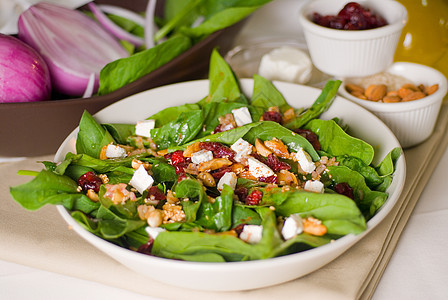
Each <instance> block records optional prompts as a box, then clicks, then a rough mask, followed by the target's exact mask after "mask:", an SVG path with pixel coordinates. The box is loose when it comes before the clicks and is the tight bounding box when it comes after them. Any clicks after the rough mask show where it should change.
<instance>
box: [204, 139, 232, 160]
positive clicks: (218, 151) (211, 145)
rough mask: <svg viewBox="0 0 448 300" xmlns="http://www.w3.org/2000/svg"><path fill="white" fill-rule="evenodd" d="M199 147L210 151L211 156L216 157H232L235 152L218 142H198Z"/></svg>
mask: <svg viewBox="0 0 448 300" xmlns="http://www.w3.org/2000/svg"><path fill="white" fill-rule="evenodd" d="M199 148H201V149H205V150H209V151H212V152H213V156H214V157H218V158H222V157H226V158H228V159H233V157H234V156H235V152H234V151H233V150H232V149H230V148H229V147H227V146H226V145H223V144H221V143H218V142H200V143H199Z"/></svg>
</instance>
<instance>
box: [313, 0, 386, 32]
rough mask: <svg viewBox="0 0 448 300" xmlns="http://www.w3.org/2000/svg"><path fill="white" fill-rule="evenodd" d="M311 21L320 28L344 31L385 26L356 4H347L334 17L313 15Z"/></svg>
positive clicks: (374, 15) (382, 20) (380, 19)
mask: <svg viewBox="0 0 448 300" xmlns="http://www.w3.org/2000/svg"><path fill="white" fill-rule="evenodd" d="M312 21H313V22H314V23H316V24H319V25H321V26H325V27H329V28H333V29H344V30H364V29H372V28H377V27H381V26H384V25H387V21H386V20H385V19H384V18H383V17H381V16H379V15H376V14H374V13H372V12H371V11H370V9H369V8H366V7H363V6H361V5H360V4H359V3H356V2H349V3H347V4H346V5H345V6H344V7H343V8H342V9H341V10H340V11H339V13H338V14H337V15H336V16H332V15H327V16H322V15H320V14H318V13H314V14H313V16H312Z"/></svg>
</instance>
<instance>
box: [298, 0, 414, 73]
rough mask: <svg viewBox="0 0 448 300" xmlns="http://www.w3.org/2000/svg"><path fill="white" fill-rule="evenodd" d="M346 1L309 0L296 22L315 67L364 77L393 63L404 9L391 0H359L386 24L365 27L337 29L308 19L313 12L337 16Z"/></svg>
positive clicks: (302, 7)
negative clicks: (377, 26)
mask: <svg viewBox="0 0 448 300" xmlns="http://www.w3.org/2000/svg"><path fill="white" fill-rule="evenodd" d="M348 2H350V1H348V0H310V1H308V2H307V3H305V4H304V5H303V6H301V9H300V11H299V21H300V24H301V26H302V28H303V32H304V35H305V39H306V42H307V45H308V49H309V52H310V56H311V59H312V61H313V63H314V65H315V66H316V68H318V69H319V70H321V71H322V72H324V73H327V74H331V75H334V76H338V77H347V76H368V75H372V74H376V73H378V72H381V71H384V70H385V69H386V68H387V67H389V66H390V65H391V64H392V62H393V57H394V53H395V50H396V48H397V44H398V40H399V38H400V35H401V32H402V29H403V27H404V25H405V24H406V22H407V18H408V15H407V11H406V8H405V7H404V6H403V5H401V4H400V3H398V2H397V1H393V0H360V1H357V2H358V3H359V4H361V5H362V6H364V7H368V8H370V9H371V10H372V11H374V12H375V13H377V14H379V15H381V16H382V17H383V18H385V19H386V21H387V22H388V25H386V26H383V27H379V28H375V29H368V30H340V29H332V28H327V27H324V26H320V25H317V24H315V23H313V22H312V21H311V16H312V14H313V13H314V12H317V13H319V14H321V15H337V13H338V12H339V11H340V10H341V9H342V8H343V7H344V5H345V4H346V3H348Z"/></svg>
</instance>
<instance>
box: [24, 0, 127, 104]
mask: <svg viewBox="0 0 448 300" xmlns="http://www.w3.org/2000/svg"><path fill="white" fill-rule="evenodd" d="M18 29H19V34H18V35H19V38H20V39H21V40H23V41H24V42H26V43H27V44H29V45H30V46H32V47H33V48H34V49H36V50H37V51H38V52H39V53H40V54H41V55H42V57H43V58H44V60H45V61H46V63H47V65H48V67H49V69H50V74H51V80H52V85H53V88H54V89H55V90H56V91H57V92H59V93H62V94H65V95H69V96H82V95H83V93H84V91H85V90H86V87H87V86H88V83H89V78H90V75H91V74H92V73H93V74H95V84H94V91H96V90H97V89H98V82H99V73H100V71H101V69H102V68H103V67H104V66H105V65H106V64H108V63H110V62H112V61H114V60H117V59H120V58H123V57H127V56H129V53H128V52H127V51H126V50H125V49H124V48H123V47H122V46H121V44H120V43H119V42H118V41H117V40H116V39H115V38H114V37H112V36H111V35H110V34H109V33H108V32H107V31H106V30H105V29H103V28H102V27H101V25H99V24H98V23H97V22H95V21H94V20H92V19H91V18H89V17H88V16H86V15H85V14H83V13H82V12H80V11H77V10H72V9H68V8H65V7H62V6H58V5H55V4H50V3H46V2H39V3H37V4H35V5H33V6H31V7H30V8H28V9H27V10H26V11H25V12H23V13H22V14H21V15H20V17H19V21H18Z"/></svg>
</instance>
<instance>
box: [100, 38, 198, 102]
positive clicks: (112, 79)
mask: <svg viewBox="0 0 448 300" xmlns="http://www.w3.org/2000/svg"><path fill="white" fill-rule="evenodd" d="M190 47H191V41H190V39H189V38H188V37H185V36H182V35H177V36H174V37H172V38H169V39H168V40H166V41H165V42H163V43H161V44H159V45H157V46H155V47H153V48H150V49H147V50H144V51H141V52H139V53H136V54H134V55H132V56H129V57H126V58H121V59H118V60H115V61H113V62H111V63H109V64H107V65H106V66H105V67H104V68H103V69H102V70H101V72H100V87H99V90H98V94H99V95H105V94H108V93H111V92H113V91H115V90H117V89H119V88H121V87H123V86H125V85H126V84H129V83H131V82H134V81H135V80H137V79H139V78H140V77H143V76H144V75H146V74H149V73H151V72H152V71H154V70H156V69H158V68H159V67H161V66H163V65H164V64H166V63H168V62H169V61H171V60H173V59H174V58H175V57H177V56H179V55H180V54H182V53H183V52H185V51H186V50H187V49H189V48H190ZM154 101H156V100H154Z"/></svg>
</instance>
